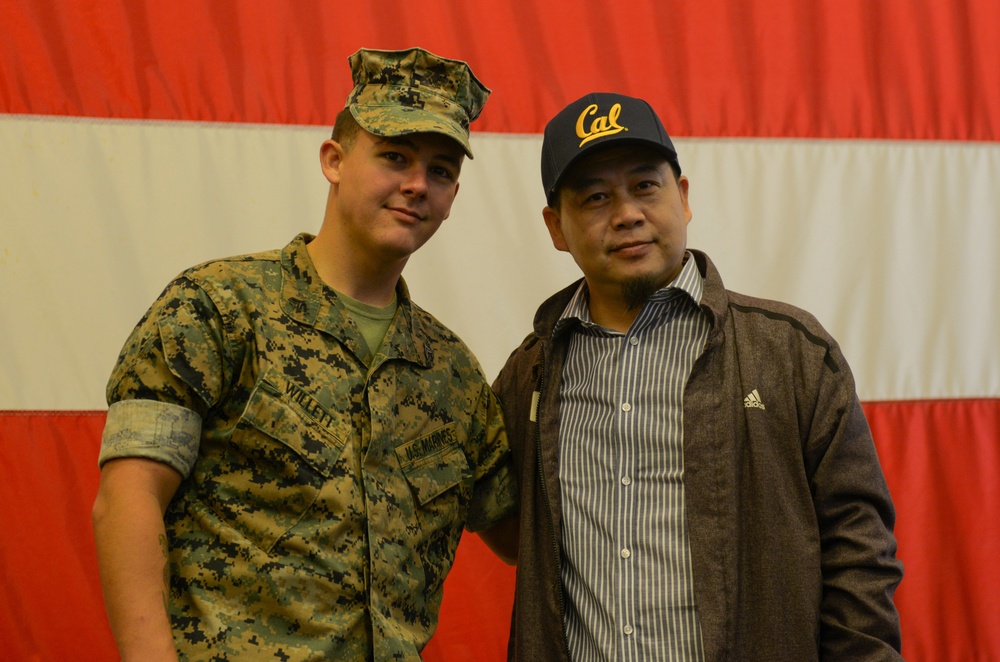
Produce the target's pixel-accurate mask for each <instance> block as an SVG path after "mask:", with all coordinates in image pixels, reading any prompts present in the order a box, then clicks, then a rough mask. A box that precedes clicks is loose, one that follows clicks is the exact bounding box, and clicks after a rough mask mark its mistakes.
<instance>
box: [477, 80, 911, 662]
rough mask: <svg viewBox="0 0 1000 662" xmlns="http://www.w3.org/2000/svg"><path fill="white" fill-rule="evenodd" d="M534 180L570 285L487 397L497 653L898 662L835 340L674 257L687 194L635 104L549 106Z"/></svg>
mask: <svg viewBox="0 0 1000 662" xmlns="http://www.w3.org/2000/svg"><path fill="white" fill-rule="evenodd" d="M541 168H542V186H543V189H544V192H545V196H546V201H547V203H548V204H547V206H546V207H545V208H544V210H543V212H542V216H543V218H544V220H545V224H546V227H547V228H548V231H549V234H550V236H551V239H552V242H553V244H554V245H555V247H556V249H558V250H560V251H567V252H569V253H570V254H571V255H572V256H573V259H574V260H575V261H576V263H577V264H578V265H579V267H580V270H581V271H582V272H583V278H582V279H581V280H579V281H577V282H576V283H574V284H572V285H570V286H569V287H567V288H566V289H564V290H563V291H561V292H559V293H557V294H555V295H554V296H552V297H550V298H549V299H548V300H547V301H545V302H544V303H543V304H542V305H541V307H540V308H539V309H538V312H537V314H536V315H535V322H534V329H533V331H532V333H530V334H529V335H528V337H527V338H526V340H525V341H524V343H523V344H522V345H521V346H520V347H519V348H517V349H516V350H515V351H514V353H513V354H512V355H511V357H510V359H509V360H508V362H507V364H506V365H505V367H504V368H503V370H502V371H501V373H500V376H499V377H498V378H497V381H496V383H495V384H494V388H495V390H496V392H497V395H498V396H499V397H500V400H501V402H502V403H503V407H504V413H505V420H506V422H507V432H508V435H509V437H510V445H511V449H512V450H513V453H514V458H515V467H517V472H518V477H519V480H518V484H519V489H520V498H521V509H520V512H521V518H520V550H519V552H520V554H519V561H518V572H517V590H516V597H515V609H514V616H513V618H514V621H513V628H512V639H511V642H512V648H511V657H512V659H519V660H552V661H557V662H558V661H560V660H562V661H569V660H591V659H615V658H618V659H636V660H667V659H671V660H816V659H859V660H860V659H865V660H875V659H878V660H892V659H901V658H900V657H899V649H900V633H899V620H898V616H897V613H896V609H895V607H894V605H893V601H892V596H893V592H894V590H895V588H896V586H897V584H898V583H899V581H900V579H901V577H902V566H901V564H900V563H899V562H898V561H897V560H896V558H895V549H896V543H895V539H894V537H893V533H892V528H893V523H894V511H893V506H892V501H891V499H890V497H889V492H888V489H887V487H886V483H885V479H884V477H883V475H882V471H881V469H880V467H879V462H878V458H877V456H876V454H875V447H874V444H873V442H872V437H871V433H870V432H869V429H868V425H867V423H866V421H865V416H864V413H863V411H862V409H861V405H860V403H859V401H858V397H857V395H856V393H855V390H854V381H853V378H852V376H851V371H850V368H849V367H848V365H847V363H846V361H845V360H844V356H843V354H841V352H840V349H839V347H838V345H837V343H836V341H834V339H833V338H831V337H830V335H829V334H828V333H827V332H826V331H825V330H824V329H823V327H822V326H820V324H819V323H818V322H817V321H816V319H815V318H814V317H813V316H811V315H810V314H808V313H807V312H805V311H803V310H800V309H798V308H795V307H793V306H790V305H787V304H783V303H780V302H776V301H768V300H765V299H757V298H752V297H748V296H744V295H740V294H736V293H734V292H731V291H729V290H727V289H726V288H725V287H724V285H723V283H722V278H721V276H720V275H719V272H718V271H717V270H716V268H715V266H714V265H713V264H712V261H711V260H710V259H709V258H708V256H707V255H706V254H705V253H702V252H700V251H697V250H694V249H689V248H688V247H687V226H688V223H689V222H690V220H691V217H692V214H691V207H690V204H689V200H688V190H689V183H688V179H687V177H686V176H684V175H682V174H681V169H680V163H679V160H678V157H677V150H676V149H675V147H674V144H673V141H672V140H671V139H670V137H669V136H668V135H667V132H666V131H665V130H664V128H663V124H662V123H661V121H660V119H659V117H658V116H657V114H656V113H655V112H654V110H653V109H652V107H651V106H650V104H648V103H646V102H645V101H643V100H641V99H636V98H632V97H628V96H623V95H620V94H609V93H595V94H588V95H586V96H585V97H583V98H581V99H578V100H576V101H574V102H573V103H571V104H569V105H568V106H566V108H565V109H563V110H562V111H561V112H559V113H558V114H557V115H556V116H555V117H554V118H553V119H552V120H551V121H550V122H549V123H548V125H547V126H546V128H545V135H544V138H543V142H542V159H541Z"/></svg>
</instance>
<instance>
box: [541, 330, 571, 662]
mask: <svg viewBox="0 0 1000 662" xmlns="http://www.w3.org/2000/svg"><path fill="white" fill-rule="evenodd" d="M540 349H541V354H542V361H541V371H540V375H539V378H538V407H539V408H541V406H542V394H543V393H544V392H545V372H546V370H545V362H546V361H545V343H542V344H541V347H540ZM535 457H536V459H537V460H538V480H539V482H540V483H541V485H542V499H543V500H544V502H545V514H546V517H545V521H546V522H548V524H549V539H550V540H551V541H552V554H553V556H554V557H555V559H556V573H557V576H556V598H557V600H558V604H559V620H560V621H563V622H562V623H560V630H561V631H562V635H563V636H562V639H563V650H564V652H565V653H566V657H567V659H569V639H568V638H567V635H566V625H565V621H564V620H563V619H565V614H566V597H565V596H564V595H563V586H562V567H561V566H562V561H561V559H560V556H559V541H558V540H556V526H555V523H554V522H553V521H552V504H551V503H550V501H549V489H548V485H547V483H546V481H545V470H544V466H543V463H542V417H541V416H540V415H538V410H537V409H536V410H535Z"/></svg>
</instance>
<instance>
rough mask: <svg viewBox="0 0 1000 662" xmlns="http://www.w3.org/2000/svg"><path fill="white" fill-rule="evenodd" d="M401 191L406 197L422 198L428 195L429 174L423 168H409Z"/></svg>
mask: <svg viewBox="0 0 1000 662" xmlns="http://www.w3.org/2000/svg"><path fill="white" fill-rule="evenodd" d="M401 190H402V191H403V194H404V195H407V196H411V197H417V198H422V197H424V196H425V195H427V173H426V172H425V170H424V169H423V168H409V169H408V170H407V171H406V176H405V177H404V179H403V183H402V186H401Z"/></svg>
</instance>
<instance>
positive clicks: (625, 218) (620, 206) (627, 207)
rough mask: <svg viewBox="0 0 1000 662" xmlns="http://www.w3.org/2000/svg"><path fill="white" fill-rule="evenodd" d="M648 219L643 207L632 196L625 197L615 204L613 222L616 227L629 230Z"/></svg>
mask: <svg viewBox="0 0 1000 662" xmlns="http://www.w3.org/2000/svg"><path fill="white" fill-rule="evenodd" d="M645 220H646V215H645V214H644V213H643V211H642V207H641V206H640V205H638V204H636V202H635V200H633V199H632V198H624V199H622V200H620V201H618V203H617V204H616V205H615V209H614V213H613V215H612V223H613V224H614V226H615V227H616V228H620V229H623V230H627V229H629V228H632V227H634V226H636V225H641V224H642V223H643V222H644V221H645Z"/></svg>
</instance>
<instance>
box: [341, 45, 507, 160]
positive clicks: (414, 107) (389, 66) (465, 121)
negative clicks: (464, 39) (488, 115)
mask: <svg viewBox="0 0 1000 662" xmlns="http://www.w3.org/2000/svg"><path fill="white" fill-rule="evenodd" d="M348 62H350V63H351V75H352V76H353V78H354V89H353V90H351V93H350V94H349V95H348V97H347V103H346V104H345V105H346V106H347V107H349V108H350V109H351V115H353V116H354V119H356V120H357V121H358V124H360V125H361V128H363V129H364V130H366V131H368V132H369V133H372V134H374V135H376V136H383V137H390V136H401V135H404V134H407V133H441V134H444V135H446V136H448V137H449V138H453V139H455V140H456V141H457V142H458V144H460V145H461V146H462V149H464V150H465V153H466V154H468V156H469V158H470V159H471V158H472V148H471V147H470V146H469V124H470V123H471V122H472V121H473V120H474V119H476V118H477V117H479V113H480V112H482V110H483V106H484V105H485V104H486V99H487V97H489V95H490V90H489V88H487V87H486V86H484V85H483V84H482V83H480V82H479V80H478V79H477V78H476V76H475V74H473V73H472V69H470V68H469V65H467V64H466V63H465V62H462V61H460V60H449V59H446V58H443V57H438V56H437V55H434V54H433V53H430V52H428V51H425V50H424V49H422V48H409V49H406V50H402V51H378V50H369V49H366V48H362V49H360V50H359V51H358V52H356V53H355V54H354V55H352V56H351V57H350V58H348Z"/></svg>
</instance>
